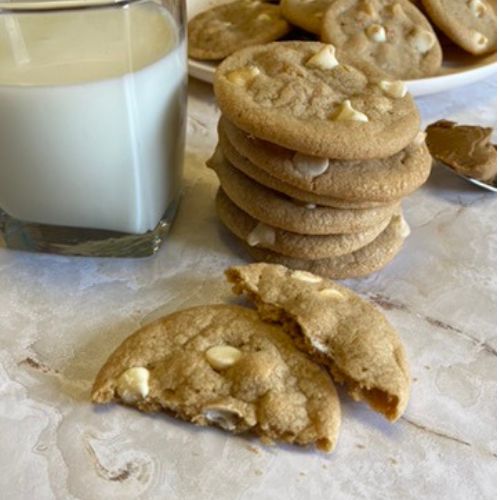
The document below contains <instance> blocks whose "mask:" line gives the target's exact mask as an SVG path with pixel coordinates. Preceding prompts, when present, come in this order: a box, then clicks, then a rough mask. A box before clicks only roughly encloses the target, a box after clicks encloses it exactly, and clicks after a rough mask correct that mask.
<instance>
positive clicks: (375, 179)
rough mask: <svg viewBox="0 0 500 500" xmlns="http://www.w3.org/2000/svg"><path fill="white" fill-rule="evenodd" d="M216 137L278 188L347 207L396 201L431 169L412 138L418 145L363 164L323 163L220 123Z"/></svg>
mask: <svg viewBox="0 0 500 500" xmlns="http://www.w3.org/2000/svg"><path fill="white" fill-rule="evenodd" d="M219 135H222V136H223V138H222V140H221V145H222V146H223V145H224V144H225V139H227V140H228V141H229V142H230V143H231V145H232V146H233V148H234V149H235V150H236V151H237V152H238V153H239V154H240V155H241V156H243V157H245V158H246V159H247V160H248V161H250V162H251V163H252V164H253V165H255V166H256V167H259V168H261V169H263V170H265V171H266V173H268V174H270V175H272V176H274V177H276V178H278V179H280V180H282V181H283V182H286V183H288V184H290V185H292V186H294V187H296V188H298V189H301V190H304V191H308V192H313V193H315V194H318V195H322V196H328V197H332V198H337V199H344V200H349V201H351V202H353V203H354V202H358V203H363V202H366V201H373V202H382V203H388V202H391V201H395V200H399V199H400V198H402V197H404V196H407V195H408V194H410V193H412V192H413V191H415V190H416V189H418V188H419V187H420V186H421V185H422V184H423V183H424V182H425V181H426V180H427V178H428V177H429V174H430V171H431V165H432V159H431V156H430V154H429V151H428V150H427V147H426V145H425V140H424V136H423V135H422V136H421V135H419V136H418V137H419V139H420V137H421V142H420V143H416V142H415V141H414V142H413V143H412V144H410V145H409V146H407V147H406V148H405V149H403V150H402V151H400V152H399V153H396V154H395V155H392V156H390V157H388V158H380V159H376V160H366V161H363V160H350V161H349V160H345V161H342V160H329V159H328V158H318V157H316V156H308V155H304V154H301V153H296V152H295V151H291V150H289V149H285V148H282V147H281V146H277V145H275V144H271V143H270V142H267V141H263V140H261V139H257V138H256V137H252V136H249V135H248V134H246V133H245V132H243V131H242V130H240V129H239V128H238V127H236V126H235V125H233V124H232V123H231V122H230V121H229V120H227V119H226V118H224V117H223V118H221V120H220V124H219ZM226 149H227V148H226ZM230 153H231V151H229V154H230ZM233 158H234V156H233Z"/></svg>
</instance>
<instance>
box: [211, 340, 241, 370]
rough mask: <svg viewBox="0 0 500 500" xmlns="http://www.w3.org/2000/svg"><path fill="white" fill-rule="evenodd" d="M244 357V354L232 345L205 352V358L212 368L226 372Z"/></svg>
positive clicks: (217, 346)
mask: <svg viewBox="0 0 500 500" xmlns="http://www.w3.org/2000/svg"><path fill="white" fill-rule="evenodd" d="M241 356H242V352H241V351H240V350H239V349H236V347H232V346H230V345H216V346H214V347H211V348H210V349H207V351H205V357H206V358H207V361H208V363H209V364H210V366H211V367H212V368H215V369H216V370H224V369H225V368H229V367H230V366H232V365H234V364H235V363H236V362H237V361H238V360H239V359H240V358H241Z"/></svg>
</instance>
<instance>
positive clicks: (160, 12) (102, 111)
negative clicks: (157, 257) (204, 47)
mask: <svg viewBox="0 0 500 500" xmlns="http://www.w3.org/2000/svg"><path fill="white" fill-rule="evenodd" d="M183 2H184V0H118V1H114V2H113V1H110V0H54V1H49V0H38V1H34V2H33V1H31V2H26V1H23V0H14V1H9V2H2V0H0V239H2V238H3V244H2V243H0V246H6V247H8V248H13V249H21V250H29V251H39V252H53V253H60V254H67V255H86V256H114V257H143V256H147V255H151V254H153V253H155V252H156V251H157V250H158V248H159V247H160V245H161V243H162V241H163V240H164V239H165V237H166V234H167V232H168V229H169V227H170V225H171V223H172V220H173V218H174V216H175V212H176V209H177V205H178V202H179V197H180V190H181V182H182V162H183V153H184V136H185V118H186V82H187V59H186V34H185V7H184V3H183Z"/></svg>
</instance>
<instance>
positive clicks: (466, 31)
mask: <svg viewBox="0 0 500 500" xmlns="http://www.w3.org/2000/svg"><path fill="white" fill-rule="evenodd" d="M422 4H423V6H424V8H425V11H426V12H427V14H429V17H430V18H431V19H432V21H433V22H434V23H435V24H436V26H437V27H438V28H439V29H440V30H442V31H443V33H444V34H445V35H446V36H448V38H450V40H452V41H453V42H455V43H456V44H457V45H459V46H460V47H462V49H464V50H466V51H467V52H470V53H471V54H475V55H481V54H489V53H490V52H494V51H495V50H496V46H497V16H496V12H495V10H494V9H493V7H492V6H491V5H490V3H489V2H488V0H422Z"/></svg>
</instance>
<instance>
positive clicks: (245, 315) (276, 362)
mask: <svg viewBox="0 0 500 500" xmlns="http://www.w3.org/2000/svg"><path fill="white" fill-rule="evenodd" d="M92 400H93V401H94V402H95V403H101V404H103V403H109V402H111V401H116V402H120V403H124V404H127V405H130V406H134V407H137V408H138V409H139V410H142V411H147V412H150V411H165V412H167V413H169V414H173V415H174V416H175V417H178V418H181V419H183V420H187V421H189V422H192V423H194V424H197V425H202V426H206V425H215V426H219V427H221V428H223V429H225V430H228V431H231V432H235V433H241V432H252V433H255V434H257V435H259V436H260V437H261V438H262V439H263V440H264V441H265V442H272V441H274V440H276V441H285V442H288V443H293V444H298V445H307V444H312V443H313V444H315V446H316V447H317V448H318V449H320V450H323V451H331V450H332V449H333V448H334V447H335V443H336V440H337V435H338V431H339V425H340V406H339V401H338V397H337V393H336V391H335V387H334V386H333V384H332V382H331V380H330V378H329V376H328V374H327V373H325V372H324V371H323V369H322V368H320V367H319V366H317V365H316V364H314V363H313V362H312V361H310V360H309V359H308V358H307V357H306V355H305V354H303V353H302V352H300V351H298V350H297V349H296V347H295V346H294V344H293V342H292V340H291V339H290V338H289V337H288V335H287V334H286V333H285V332H283V331H282V329H281V328H279V327H278V326H275V325H271V324H269V323H265V322H263V321H261V320H260V318H259V316H258V315H257V313H256V312H255V311H253V310H250V309H247V308H244V307H239V306H230V305H213V306H199V307H194V308H191V309H186V310H184V311H179V312H176V313H173V314H171V315H169V316H166V317H164V318H161V319H159V320H157V321H155V322H153V323H151V324H149V325H147V326H145V327H143V328H141V329H140V330H138V331H137V332H136V333H134V334H133V335H132V336H130V337H129V338H127V339H126V340H125V341H124V342H123V343H122V344H121V345H120V346H119V347H118V348H117V349H116V350H115V352H114V353H113V354H111V356H110V357H109V359H108V360H107V361H106V363H105V365H104V366H103V367H102V368H101V370H100V372H99V374H98V375H97V378H96V381H95V383H94V386H93V388H92Z"/></svg>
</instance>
